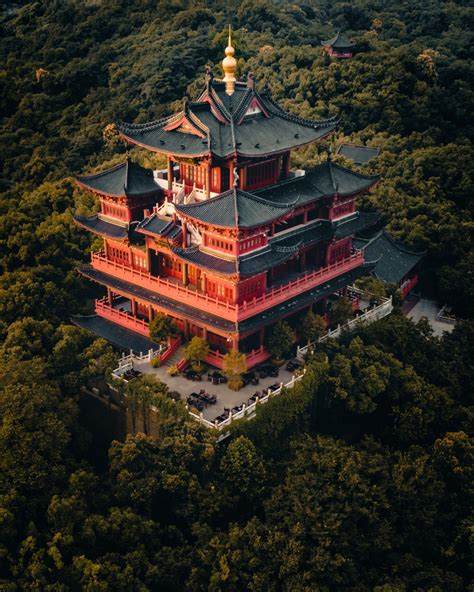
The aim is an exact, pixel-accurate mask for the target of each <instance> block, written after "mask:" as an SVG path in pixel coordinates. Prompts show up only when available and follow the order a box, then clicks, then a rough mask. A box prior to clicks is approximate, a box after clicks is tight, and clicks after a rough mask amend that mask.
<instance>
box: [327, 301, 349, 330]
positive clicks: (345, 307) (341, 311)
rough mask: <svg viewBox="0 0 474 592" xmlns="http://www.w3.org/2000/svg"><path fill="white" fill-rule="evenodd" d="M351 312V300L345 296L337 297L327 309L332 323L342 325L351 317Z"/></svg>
mask: <svg viewBox="0 0 474 592" xmlns="http://www.w3.org/2000/svg"><path fill="white" fill-rule="evenodd" d="M352 313H353V310H352V304H351V301H350V300H348V299H347V298H338V299H337V302H336V303H335V304H333V306H332V307H331V310H330V311H329V318H330V319H331V324H332V325H343V324H344V323H345V322H346V321H347V320H348V319H350V318H351V316H352Z"/></svg>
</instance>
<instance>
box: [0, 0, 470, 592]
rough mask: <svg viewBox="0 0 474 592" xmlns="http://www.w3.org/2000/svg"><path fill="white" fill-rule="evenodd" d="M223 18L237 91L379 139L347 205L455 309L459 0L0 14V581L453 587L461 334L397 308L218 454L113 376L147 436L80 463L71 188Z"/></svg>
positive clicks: (23, 7)
mask: <svg viewBox="0 0 474 592" xmlns="http://www.w3.org/2000/svg"><path fill="white" fill-rule="evenodd" d="M405 8H406V9H405ZM229 15H230V22H231V23H232V25H233V29H234V31H235V32H234V39H235V46H236V48H237V53H236V57H237V59H238V60H239V63H238V67H239V70H240V73H245V72H246V71H248V70H249V69H252V70H253V71H254V72H255V74H256V84H257V87H258V89H261V88H262V87H263V85H264V83H266V82H268V84H269V85H270V87H271V88H272V91H273V97H274V99H275V100H276V101H278V102H280V103H281V104H282V105H283V106H284V107H286V108H287V109H288V110H290V111H291V112H294V113H295V114H296V115H299V116H303V117H311V118H319V117H326V116H328V115H333V114H334V115H336V114H337V115H338V116H340V117H341V125H342V126H343V127H342V128H341V132H340V133H339V136H338V137H337V138H336V143H340V142H347V141H352V142H356V143H361V142H362V143H367V144H368V145H372V146H379V147H380V149H381V150H380V155H379V157H378V158H377V159H374V160H372V161H370V162H369V163H368V164H367V165H365V166H364V167H363V168H362V171H363V172H366V173H379V172H380V171H383V177H382V179H381V181H380V183H379V184H378V186H377V187H376V188H375V189H374V190H373V191H372V192H371V193H370V194H369V195H367V196H365V197H364V198H362V202H361V203H360V204H359V205H360V206H361V207H362V208H372V209H377V210H379V211H380V212H381V213H382V214H383V217H384V220H385V221H386V222H387V224H388V230H389V231H390V233H391V234H392V235H393V236H394V237H395V238H396V239H400V240H402V241H404V242H406V243H407V244H408V245H409V246H411V247H413V248H415V249H417V250H426V251H427V255H426V259H425V261H424V263H423V265H424V271H425V274H424V278H423V281H424V282H426V283H427V284H428V286H429V287H430V289H432V290H433V292H434V293H435V295H436V296H438V297H439V298H440V299H441V300H442V301H443V302H444V301H446V302H447V303H448V304H452V305H454V306H455V312H456V314H457V316H458V317H471V316H472V314H473V308H472V306H473V302H474V298H473V294H472V285H473V282H472V268H473V265H472V255H471V251H472V207H471V203H470V197H471V196H472V193H473V181H472V162H473V160H474V159H473V149H472V136H473V127H472V121H473V120H472V103H473V101H472V99H473V94H472V89H471V87H472V84H471V81H472V61H471V56H470V53H469V49H470V47H471V45H472V33H471V31H470V29H472V27H469V23H470V22H471V20H472V7H471V6H469V5H468V3H466V2H462V1H457V2H449V3H443V2H440V1H439V0H431V1H430V2H429V3H428V4H427V3H426V2H421V1H420V0H414V1H412V2H410V3H409V5H407V6H406V7H404V10H403V11H400V3H396V2H385V3H378V4H374V3H373V2H372V3H370V2H367V1H366V0H357V1H356V2H353V3H350V4H349V3H347V2H338V1H336V2H322V3H321V2H319V3H314V2H312V3H306V4H304V3H303V4H287V3H275V2H270V1H267V0H258V1H257V2H255V1H246V2H243V3H240V4H236V3H233V4H229V3H222V2H220V1H217V2H214V3H213V4H212V6H211V5H210V4H208V3H207V4H206V3H201V4H199V6H191V5H190V4H189V3H186V2H183V1H182V0H177V1H176V2H171V3H170V2H168V3H162V2H160V3H159V4H158V5H157V3H156V2H149V1H147V0H143V1H141V2H136V3H130V2H128V3H127V2H122V1H114V2H74V3H72V2H63V3H61V2H51V1H49V0H48V1H45V2H42V3H40V2H36V3H16V4H15V5H12V7H10V8H8V9H7V10H4V11H3V13H2V44H1V48H0V52H1V54H0V55H1V57H2V58H3V59H2V69H1V70H0V89H1V94H2V140H3V141H2V144H1V148H0V163H1V165H0V169H1V171H0V214H1V216H0V253H1V254H0V272H1V278H0V337H1V341H2V344H1V346H0V347H1V351H0V357H1V359H0V364H1V368H2V372H1V373H0V417H1V421H0V459H1V460H0V469H1V470H0V516H1V519H2V522H1V523H2V528H1V529H0V557H1V563H0V588H1V589H2V590H6V591H8V592H9V591H10V590H11V591H12V592H13V590H45V591H48V592H53V591H54V592H58V591H61V592H62V591H66V590H94V591H102V590H103V591H106V590H107V591H108V590H111V591H119V590H120V591H125V590H140V591H142V590H143V591H147V590H150V591H154V590H159V591H160V592H171V591H173V592H174V591H176V590H192V591H196V592H197V591H200V590H210V591H218V590H219V591H220V590H229V591H230V590H255V591H257V590H258V591H263V590H265V592H267V591H268V592H276V591H277V590H292V591H293V590H294V591H295V592H303V591H306V590H321V591H323V590H333V589H334V590H348V591H354V592H356V591H358V590H362V589H363V590H374V591H375V592H388V591H393V592H395V591H397V592H402V591H405V590H421V589H423V590H424V589H426V590H433V591H434V590H436V591H437V590H443V591H444V590H447V591H450V592H461V591H463V590H465V589H468V588H469V587H470V586H472V580H471V573H472V570H473V568H474V566H473V564H472V553H470V547H469V544H470V542H471V541H472V532H471V531H472V522H471V520H470V512H471V508H472V482H473V475H472V466H473V440H472V438H471V437H470V436H469V434H472V417H473V414H472V391H473V387H474V370H473V364H472V359H473V357H474V354H473V352H474V345H473V344H474V338H473V335H474V328H473V324H472V322H468V321H461V322H459V323H458V325H457V326H456V327H455V329H454V330H453V332H452V333H451V334H449V335H446V336H444V337H443V338H441V339H437V338H434V337H433V336H432V334H431V332H430V330H429V327H428V325H427V324H426V323H424V322H420V323H418V324H413V323H411V322H410V321H409V320H407V319H406V318H405V317H403V316H402V315H401V314H398V313H395V314H392V315H391V316H390V317H389V318H387V319H385V320H384V321H382V322H379V323H376V324H374V325H372V326H370V327H362V328H360V329H359V330H358V332H357V334H356V335H350V336H343V337H342V338H341V339H340V340H339V341H338V342H332V343H325V344H324V345H323V346H322V348H321V349H322V352H320V353H318V354H317V355H314V356H311V357H310V360H309V362H308V367H307V372H306V375H305V377H304V379H303V380H302V381H301V382H300V383H298V384H297V385H296V387H295V388H294V389H293V390H291V391H289V392H284V393H282V394H281V395H280V396H278V397H274V398H272V399H270V400H269V401H268V402H267V403H266V404H265V405H262V406H258V407H257V413H256V418H255V419H254V420H252V421H250V422H240V423H237V425H234V426H233V428H232V435H231V438H230V439H228V440H225V441H224V442H221V443H219V445H218V446H216V445H215V441H214V438H215V436H214V435H213V434H212V433H211V431H207V430H204V429H203V428H201V427H200V426H199V425H198V424H195V423H190V422H189V421H188V418H187V415H186V411H185V409H184V406H183V405H181V404H179V403H174V402H173V401H171V400H170V398H169V397H168V396H167V394H166V389H164V388H163V387H162V386H161V385H160V384H158V383H152V382H149V381H148V379H144V380H140V381H136V382H134V381H131V382H130V383H129V386H128V387H127V389H128V392H127V396H129V397H130V400H131V408H132V409H134V413H135V421H136V423H137V425H136V426H135V427H136V430H137V431H138V430H140V431H144V432H146V431H150V426H149V425H147V424H146V422H147V421H148V420H147V419H146V417H147V412H148V411H149V408H150V406H153V407H155V408H156V409H157V410H158V417H159V420H158V423H159V426H158V437H157V438H155V439H153V438H150V437H149V436H146V435H145V434H143V433H142V434H137V435H136V436H129V437H128V438H127V440H126V441H125V442H115V443H114V444H113V445H112V447H111V449H110V461H109V465H108V467H104V468H105V470H102V469H98V468H96V467H95V466H94V465H90V464H89V463H90V461H91V460H92V461H94V460H95V457H94V450H90V449H89V445H90V439H89V437H88V434H87V433H86V431H85V429H84V427H83V426H82V425H81V423H80V421H79V418H80V413H79V406H78V404H77V399H78V393H79V392H80V387H81V386H83V385H84V384H85V383H86V382H87V380H89V379H90V378H91V377H93V376H94V375H97V374H103V373H107V371H108V370H109V369H110V368H112V367H113V366H114V365H115V362H116V355H115V354H114V352H113V351H112V349H111V348H110V346H108V345H107V344H106V343H105V342H103V341H102V340H94V339H93V338H92V337H91V336H90V335H89V334H87V333H85V332H84V331H81V330H80V329H77V328H75V327H72V326H70V325H65V324H64V323H65V322H69V321H68V319H69V317H70V315H71V313H77V312H83V313H87V312H88V311H87V309H86V308H83V307H84V303H85V302H87V301H89V302H90V300H91V299H92V298H94V297H95V296H96V288H94V286H92V285H87V286H86V285H85V283H83V282H82V280H81V279H80V277H79V276H78V274H77V273H76V271H75V269H76V267H77V265H78V264H79V263H83V262H85V261H86V259H87V257H88V252H89V250H90V249H91V245H92V239H91V237H90V236H89V235H88V234H86V233H83V232H79V231H77V230H76V228H75V226H74V224H73V221H72V216H71V211H73V210H74V211H78V212H79V213H81V214H91V213H93V212H95V211H97V207H98V204H97V202H96V200H95V198H94V197H93V196H91V195H90V194H88V193H87V192H84V191H82V190H80V189H78V188H76V187H75V185H74V182H73V179H72V177H71V175H75V174H77V173H79V172H81V171H84V170H87V171H92V170H95V171H98V170H101V169H102V168H104V167H105V166H107V165H109V164H110V165H112V164H117V162H119V160H121V159H122V158H123V154H124V151H125V147H124V145H123V144H122V143H121V142H119V143H117V142H116V141H115V138H114V133H113V129H112V130H111V129H110V128H108V131H107V126H109V125H110V124H111V123H112V122H115V121H118V120H120V119H121V120H127V121H132V122H136V123H143V122H146V121H150V120H153V119H157V118H160V117H162V116H165V115H167V114H169V113H171V112H173V111H176V110H177V109H178V108H179V101H180V100H181V97H182V96H183V95H184V94H188V95H189V96H190V97H191V98H195V97H196V96H197V94H198V93H199V92H200V90H201V88H202V85H203V81H204V65H205V64H206V63H210V64H213V65H214V68H215V71H216V74H217V75H219V67H220V66H219V63H220V60H221V59H222V57H223V47H224V46H225V42H226V31H225V27H226V25H227V24H228V22H229ZM328 23H329V24H328ZM336 29H341V30H343V31H344V32H346V33H347V34H348V35H349V36H350V37H351V38H353V39H355V41H356V42H357V48H358V51H357V53H356V55H355V56H354V58H353V59H351V60H340V61H337V60H331V59H329V58H328V57H327V56H326V55H325V54H324V53H323V52H322V50H321V48H320V46H319V42H320V40H321V39H325V38H328V37H330V36H331V34H332V33H333V32H334V30H336ZM109 132H111V133H109ZM327 149H328V144H327V143H324V142H323V143H322V144H320V145H318V146H313V147H308V148H304V149H302V150H301V151H299V153H298V154H295V155H294V160H293V163H292V164H293V166H305V167H309V166H312V165H314V164H316V163H318V162H320V161H321V160H322V159H323V158H325V154H326V152H327ZM134 153H135V157H136V158H137V159H138V160H139V161H140V162H142V163H143V164H147V165H148V166H150V165H151V166H153V167H154V168H160V167H161V166H163V163H162V160H160V158H159V157H155V156H154V155H152V154H150V153H146V154H144V152H143V151H142V150H139V149H134ZM334 158H335V159H336V160H337V161H341V162H342V161H343V159H342V157H339V156H335V157H334ZM344 165H345V166H349V167H353V166H354V165H353V164H352V163H351V162H344ZM95 248H97V245H96V247H95ZM366 281H369V280H366ZM89 312H90V311H89ZM310 325H311V323H305V326H304V330H307V327H309V326H310ZM280 329H281V327H280ZM282 335H283V337H284V341H285V342H286V346H288V347H290V346H291V345H290V343H289V342H290V338H289V337H290V336H289V331H287V330H286V329H284V330H283V332H282ZM285 335H286V337H285ZM279 337H281V335H280V336H277V334H276V333H275V339H274V343H275V347H276V348H278V351H276V352H275V355H278V356H280V355H283V353H282V352H283V350H282V349H281V344H279ZM165 338H166V336H165ZM306 338H307V336H305V339H306ZM188 347H189V346H188ZM196 349H198V350H200V351H201V353H200V354H199V355H198V358H201V359H202V351H203V350H205V344H202V340H201V343H200V344H199V347H198V348H196ZM197 363H199V364H201V361H199V362H197ZM144 418H145V419H144ZM107 469H108V470H107ZM426 533H429V536H427V535H426Z"/></svg>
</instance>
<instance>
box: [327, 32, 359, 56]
mask: <svg viewBox="0 0 474 592" xmlns="http://www.w3.org/2000/svg"><path fill="white" fill-rule="evenodd" d="M321 45H324V46H325V47H332V48H333V49H335V50H337V51H342V50H344V49H347V50H349V51H350V50H352V49H353V48H354V47H355V43H353V42H352V41H349V39H347V37H345V36H344V35H343V34H342V33H341V32H340V31H338V32H337V33H336V34H335V35H334V37H331V39H327V40H326V41H321Z"/></svg>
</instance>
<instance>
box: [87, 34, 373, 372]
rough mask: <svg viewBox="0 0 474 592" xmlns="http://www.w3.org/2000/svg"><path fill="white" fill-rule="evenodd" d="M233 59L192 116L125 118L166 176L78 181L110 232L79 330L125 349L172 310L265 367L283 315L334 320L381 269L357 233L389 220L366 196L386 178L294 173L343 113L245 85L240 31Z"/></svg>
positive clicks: (190, 330)
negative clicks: (337, 301)
mask: <svg viewBox="0 0 474 592" xmlns="http://www.w3.org/2000/svg"><path fill="white" fill-rule="evenodd" d="M225 54H226V57H225V59H224V60H223V64H222V65H223V70H224V73H225V76H224V79H223V80H218V79H216V78H214V77H213V75H212V73H211V72H210V71H208V72H207V75H206V83H205V88H204V89H203V90H202V92H201V94H200V95H199V97H198V98H197V100H196V101H188V100H186V101H184V102H183V107H182V110H181V111H180V112H179V113H176V114H175V115H172V116H170V117H166V118H164V119H160V120H157V121H153V122H150V123H146V124H130V123H121V124H119V125H118V129H119V131H120V134H121V135H122V137H123V138H125V139H126V140H127V141H128V142H129V143H130V144H134V145H138V146H141V147H144V148H146V149H148V150H151V151H153V152H157V153H159V154H162V155H165V156H166V158H167V168H166V169H165V170H163V171H156V172H155V173H154V174H153V172H152V171H147V170H145V169H143V168H142V167H140V166H138V165H137V164H134V163H133V162H132V161H130V160H127V161H126V162H125V163H124V164H121V165H118V166H117V167H114V168H113V169H110V170H107V171H104V172H102V173H100V174H96V175H88V176H81V177H78V179H77V180H78V182H79V183H80V184H81V185H82V186H83V187H85V188H87V189H89V190H90V191H93V192H95V193H96V194H98V195H99V197H100V202H101V212H100V213H99V214H98V215H96V216H93V217H87V218H86V217H81V216H76V221H77V223H78V224H79V225H80V226H81V227H83V228H86V229H87V230H89V231H91V232H94V233H95V234H98V235H100V236H101V237H103V240H104V247H103V249H102V250H101V251H99V252H95V253H92V258H91V263H90V265H84V266H82V267H81V268H80V273H81V274H82V275H83V276H85V277H86V278H89V279H90V280H92V281H94V282H97V283H99V284H101V285H102V286H104V287H105V288H106V289H107V295H106V296H104V297H103V298H102V299H100V300H98V301H97V304H96V316H95V317H88V318H87V319H88V320H84V319H86V318H85V317H84V318H83V320H82V321H81V322H80V323H79V324H81V325H82V326H87V328H89V329H91V330H92V331H95V332H96V333H97V334H100V335H102V336H104V337H106V338H107V339H109V340H110V341H111V342H112V343H115V344H120V343H121V342H122V346H123V347H124V348H125V347H127V344H129V343H130V340H129V339H128V340H127V339H125V337H126V336H127V335H128V337H131V336H133V335H135V336H137V334H139V335H140V336H141V337H142V338H146V337H147V335H148V323H149V322H150V321H151V320H152V319H153V318H154V316H155V315H156V314H157V313H165V314H167V315H169V316H170V317H172V319H173V321H174V323H175V324H176V326H177V328H178V329H179V331H180V332H181V334H182V336H183V338H184V340H188V339H190V338H191V337H193V336H200V337H203V338H204V339H206V340H207V341H208V343H209V345H210V348H211V353H210V355H209V358H208V362H209V363H211V364H214V365H215V366H221V365H222V358H223V355H224V354H225V352H227V351H229V350H230V349H238V350H240V351H242V352H244V353H245V354H246V355H247V366H248V367H249V368H251V367H252V366H255V365H256V364H259V363H260V362H262V361H264V360H266V359H268V358H269V357H270V354H269V353H268V352H267V351H266V349H265V341H266V335H267V334H268V331H269V329H270V328H271V327H272V326H273V325H274V324H275V323H276V322H278V321H280V320H282V319H291V318H292V317H293V318H295V317H296V316H297V315H301V314H304V313H305V311H307V310H309V309H312V310H314V311H315V312H318V313H320V314H324V312H325V306H326V299H327V297H328V296H330V295H331V294H333V293H336V292H339V291H340V290H344V289H345V287H346V286H347V285H349V284H352V283H353V282H354V280H356V279H357V278H358V277H361V276H363V275H367V274H368V273H370V271H371V269H373V267H374V265H375V263H370V262H369V263H367V262H365V261H364V254H363V251H362V250H356V249H355V248H354V246H353V244H352V238H353V236H354V235H355V234H356V233H357V232H360V231H362V230H364V229H366V228H368V227H371V226H373V225H374V224H375V223H376V222H377V221H378V215H377V214H374V213H363V212H358V211H357V210H356V198H357V196H358V195H360V194H361V193H363V192H366V191H367V190H369V189H370V188H371V187H372V186H374V184H375V183H377V181H378V179H379V177H378V176H369V175H364V174H361V173H357V172H354V171H351V170H349V169H346V168H343V167H341V166H339V165H337V164H335V163H334V162H332V161H331V160H330V159H328V160H327V161H326V162H324V163H322V164H320V165H319V166H317V167H315V168H313V169H312V170H309V171H306V172H305V171H301V170H296V171H295V170H292V169H291V151H292V150H294V149H297V148H301V147H302V146H307V145H310V144H313V143H315V142H318V141H319V140H321V139H323V138H326V137H328V136H329V135H330V134H332V132H333V131H334V130H335V129H336V126H337V121H336V119H335V118H330V119H324V120H317V121H313V120H309V119H304V118H301V117H298V116H296V115H292V114H291V113H289V112H287V111H285V110H284V109H283V108H281V107H280V106H279V105H278V104H277V103H276V102H275V101H274V100H273V98H272V96H271V93H270V90H269V89H268V88H267V87H265V88H264V90H262V91H258V90H257V88H256V85H255V82H254V78H253V75H252V74H251V73H250V74H249V75H248V76H247V79H246V80H245V81H238V80H236V78H235V71H236V65H237V64H236V60H235V58H234V48H233V47H232V42H231V37H230V32H229V42H228V47H227V48H226V50H225ZM76 322H78V321H77V319H76ZM127 332H128V333H127ZM135 342H136V341H135Z"/></svg>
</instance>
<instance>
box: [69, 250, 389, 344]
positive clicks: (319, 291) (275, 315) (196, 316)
mask: <svg viewBox="0 0 474 592" xmlns="http://www.w3.org/2000/svg"><path fill="white" fill-rule="evenodd" d="M376 263H377V262H372V263H364V264H362V265H359V266H358V267H356V268H354V269H352V270H350V271H346V272H345V273H341V274H340V275H338V276H336V277H334V278H332V279H328V280H327V281H325V282H322V283H321V284H319V285H318V286H316V287H314V288H312V289H310V290H306V291H304V286H301V287H300V290H301V291H300V293H295V294H292V293H288V294H287V299H286V300H284V301H283V302H282V303H281V304H277V305H276V306H273V307H271V308H267V309H265V310H264V311H262V312H257V311H255V312H256V314H254V315H253V316H249V317H248V318H246V319H245V320H243V321H241V322H239V323H235V322H232V321H229V320H227V319H223V318H220V317H218V316H216V315H213V314H211V313H207V312H206V311H205V310H199V309H197V308H194V307H192V306H189V305H187V304H184V303H183V302H179V301H177V300H172V299H171V298H167V297H165V296H161V295H158V294H157V293H156V292H153V291H152V290H149V289H148V288H141V287H139V286H137V285H135V284H132V283H130V282H127V281H126V280H122V279H118V278H115V277H113V276H111V275H108V274H106V273H104V272H102V271H98V270H96V269H94V268H93V267H91V266H90V265H83V266H81V267H80V268H79V271H80V272H81V273H82V275H84V276H85V277H87V278H89V279H91V280H93V281H95V282H98V283H99V284H102V285H104V286H107V287H109V288H111V289H112V290H113V291H114V292H116V293H117V294H121V295H122V296H127V297H130V298H136V299H137V300H141V301H143V302H146V303H151V304H155V305H156V306H157V307H158V308H159V309H162V310H164V311H165V312H168V313H170V314H172V315H177V316H182V317H185V318H188V319H190V320H193V321H194V322H197V323H200V324H203V325H206V326H207V327H210V328H211V330H212V328H216V329H219V330H221V331H226V332H229V333H233V332H239V333H241V334H244V333H245V334H248V333H251V332H253V331H255V330H257V329H259V328H260V327H264V326H266V325H269V324H271V323H273V322H276V321H278V320H279V319H283V318H285V317H287V316H289V315H291V314H293V313H294V312H297V311H298V310H301V309H303V308H305V307H306V306H309V305H310V304H312V303H314V302H318V301H319V300H321V299H322V298H324V297H325V296H329V295H330V294H332V293H333V292H337V291H338V290H341V289H342V288H344V287H346V286H348V285H352V284H353V283H354V282H355V280H356V279H357V278H359V277H362V276H364V275H369V274H370V272H371V271H372V269H373V268H374V267H375V265H376ZM294 292H296V290H294Z"/></svg>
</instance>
